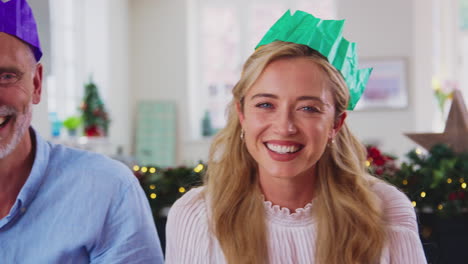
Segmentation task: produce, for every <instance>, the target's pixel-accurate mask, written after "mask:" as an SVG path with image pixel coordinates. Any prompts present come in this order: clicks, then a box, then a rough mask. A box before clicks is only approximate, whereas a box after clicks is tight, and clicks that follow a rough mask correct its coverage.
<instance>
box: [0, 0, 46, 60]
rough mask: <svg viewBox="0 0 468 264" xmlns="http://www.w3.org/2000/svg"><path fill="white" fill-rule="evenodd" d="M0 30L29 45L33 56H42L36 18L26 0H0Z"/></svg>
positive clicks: (37, 58) (39, 57)
mask: <svg viewBox="0 0 468 264" xmlns="http://www.w3.org/2000/svg"><path fill="white" fill-rule="evenodd" d="M0 32H5V33H7V34H10V35H12V36H15V37H17V38H19V39H21V40H23V41H24V42H26V43H28V44H29V45H31V47H32V48H33V52H34V57H35V58H36V60H37V61H39V60H40V59H41V57H42V51H41V44H40V43H39V34H38V33H37V26H36V20H35V19H34V15H33V12H32V10H31V7H30V6H29V5H28V3H27V2H26V0H0Z"/></svg>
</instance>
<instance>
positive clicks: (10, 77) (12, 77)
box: [0, 72, 18, 84]
mask: <svg viewBox="0 0 468 264" xmlns="http://www.w3.org/2000/svg"><path fill="white" fill-rule="evenodd" d="M16 81H18V75H17V74H15V73H8V72H5V73H2V74H0V84H11V83H15V82H16Z"/></svg>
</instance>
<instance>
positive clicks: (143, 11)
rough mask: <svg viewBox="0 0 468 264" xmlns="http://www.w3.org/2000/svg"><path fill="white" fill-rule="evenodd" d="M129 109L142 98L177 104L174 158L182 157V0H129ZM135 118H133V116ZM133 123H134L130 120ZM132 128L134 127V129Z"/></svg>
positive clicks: (184, 134) (184, 119)
mask: <svg viewBox="0 0 468 264" xmlns="http://www.w3.org/2000/svg"><path fill="white" fill-rule="evenodd" d="M129 3H130V13H131V16H130V17H131V18H130V21H131V23H130V32H131V33H130V38H131V40H132V41H131V51H130V54H131V59H130V65H131V66H132V67H131V89H132V90H131V91H132V92H131V93H132V101H133V103H132V105H131V106H132V110H133V113H134V117H135V115H136V113H135V112H136V111H135V110H136V104H137V103H138V102H139V101H141V100H169V101H174V102H176V104H177V106H176V107H177V117H178V120H177V131H178V132H177V139H178V140H177V153H178V154H177V160H178V161H179V162H182V161H183V160H185V157H184V154H185V153H187V151H188V150H187V148H186V144H185V143H186V140H185V139H186V138H187V137H188V134H189V133H187V131H188V129H189V127H188V126H187V124H188V116H187V112H188V111H187V109H188V108H187V97H186V94H187V74H188V73H187V63H188V62H187V52H186V45H187V31H186V19H187V16H186V13H187V6H186V2H185V0H157V1H155V0H138V1H130V2H129ZM135 119H136V118H134V120H135ZM133 125H135V123H133ZM133 132H134V131H133Z"/></svg>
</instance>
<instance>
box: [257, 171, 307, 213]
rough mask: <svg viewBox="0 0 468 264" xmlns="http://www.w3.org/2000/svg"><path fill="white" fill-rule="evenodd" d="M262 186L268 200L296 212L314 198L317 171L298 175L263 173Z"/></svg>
mask: <svg viewBox="0 0 468 264" xmlns="http://www.w3.org/2000/svg"><path fill="white" fill-rule="evenodd" d="M259 179H260V188H261V190H262V192H263V195H264V196H265V199H266V200H267V201H270V202H271V203H273V204H274V205H279V206H281V207H285V208H288V209H289V210H290V211H291V212H294V211H295V210H296V209H297V208H303V207H304V206H305V205H306V204H307V203H310V202H311V201H312V199H313V198H314V191H315V173H307V174H304V175H300V176H296V177H271V176H265V175H261V174H260V176H259Z"/></svg>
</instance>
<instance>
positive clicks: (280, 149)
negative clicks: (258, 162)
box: [266, 143, 299, 154]
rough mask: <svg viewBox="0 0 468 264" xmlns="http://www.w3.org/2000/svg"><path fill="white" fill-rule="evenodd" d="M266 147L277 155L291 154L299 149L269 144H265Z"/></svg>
mask: <svg viewBox="0 0 468 264" xmlns="http://www.w3.org/2000/svg"><path fill="white" fill-rule="evenodd" d="M266 146H267V147H268V149H270V150H271V151H274V152H276V153H279V154H286V153H293V152H296V151H297V150H298V149H299V147H298V146H282V145H275V144H271V143H267V144H266Z"/></svg>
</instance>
